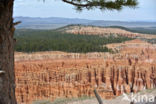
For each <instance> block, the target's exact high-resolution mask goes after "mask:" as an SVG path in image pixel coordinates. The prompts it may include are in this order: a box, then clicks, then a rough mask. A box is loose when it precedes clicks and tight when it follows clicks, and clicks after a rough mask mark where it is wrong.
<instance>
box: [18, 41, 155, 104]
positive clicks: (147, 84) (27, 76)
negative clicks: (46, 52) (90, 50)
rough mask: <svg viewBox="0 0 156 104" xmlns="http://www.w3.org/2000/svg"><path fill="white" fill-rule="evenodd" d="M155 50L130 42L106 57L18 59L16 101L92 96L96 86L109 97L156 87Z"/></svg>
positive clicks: (101, 93) (26, 102) (28, 102)
mask: <svg viewBox="0 0 156 104" xmlns="http://www.w3.org/2000/svg"><path fill="white" fill-rule="evenodd" d="M133 43H134V41H133ZM137 44H138V43H137ZM155 52H156V47H154V46H152V45H149V44H148V45H147V46H145V47H141V44H140V45H139V46H138V45H134V44H132V45H131V44H129V45H127V46H124V47H122V48H121V49H120V53H117V54H113V55H112V57H107V58H104V57H105V56H101V57H100V58H98V57H94V58H88V57H82V58H58V59H51V58H50V59H47V58H46V59H40V60H20V61H17V62H16V63H15V73H16V97H17V101H18V103H20V104H31V103H32V102H33V101H35V100H45V99H50V100H55V99H56V98H60V97H67V98H72V97H81V96H94V92H93V90H94V89H95V88H96V89H97V91H98V92H99V94H100V96H102V97H103V98H105V99H111V98H113V97H115V96H119V95H121V94H122V93H123V92H125V93H130V92H138V91H141V90H144V89H152V88H156V53H155Z"/></svg>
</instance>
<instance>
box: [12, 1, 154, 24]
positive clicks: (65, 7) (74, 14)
mask: <svg viewBox="0 0 156 104" xmlns="http://www.w3.org/2000/svg"><path fill="white" fill-rule="evenodd" d="M138 2H139V5H138V6H137V8H135V9H132V8H128V7H124V8H123V9H122V10H121V11H116V10H113V11H109V10H105V11H101V10H99V9H93V10H89V11H88V10H83V11H82V12H78V11H76V10H75V9H74V6H72V5H70V4H66V3H64V2H62V1H61V0H45V2H43V0H15V2H14V17H18V16H23V17H43V18H45V17H65V18H81V19H90V20H113V21H115V20H119V21H156V6H155V5H156V0H138Z"/></svg>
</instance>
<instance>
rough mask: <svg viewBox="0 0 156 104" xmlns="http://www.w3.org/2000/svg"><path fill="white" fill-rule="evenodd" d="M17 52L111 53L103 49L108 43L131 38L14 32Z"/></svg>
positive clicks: (40, 31) (49, 31)
mask: <svg viewBox="0 0 156 104" xmlns="http://www.w3.org/2000/svg"><path fill="white" fill-rule="evenodd" d="M15 38H16V46H15V50H16V51H18V52H37V51H64V52H78V53H86V52H111V50H110V49H108V48H107V47H105V45H106V44H109V43H121V42H123V41H127V40H131V38H128V37H123V36H118V37H114V36H113V35H110V36H108V37H104V36H97V35H83V34H78V35H75V34H71V33H62V32H57V31H54V30H26V29H23V30H22V29H19V30H16V32H15Z"/></svg>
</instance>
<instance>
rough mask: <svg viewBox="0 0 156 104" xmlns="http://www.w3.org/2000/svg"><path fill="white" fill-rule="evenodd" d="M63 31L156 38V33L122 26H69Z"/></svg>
mask: <svg viewBox="0 0 156 104" xmlns="http://www.w3.org/2000/svg"><path fill="white" fill-rule="evenodd" d="M62 31H65V32H67V33H73V34H84V35H101V36H109V35H112V34H115V35H121V36H126V37H132V38H136V37H140V38H146V39H153V38H156V36H155V35H149V34H146V35H145V34H139V33H132V32H129V31H126V30H124V29H120V28H104V27H95V26H69V27H67V28H64V29H63V30H62Z"/></svg>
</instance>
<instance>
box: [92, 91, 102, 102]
mask: <svg viewBox="0 0 156 104" xmlns="http://www.w3.org/2000/svg"><path fill="white" fill-rule="evenodd" d="M94 94H95V96H96V99H97V100H98V102H99V104H103V102H102V99H101V97H100V95H99V94H98V92H97V91H96V89H95V90H94Z"/></svg>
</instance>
